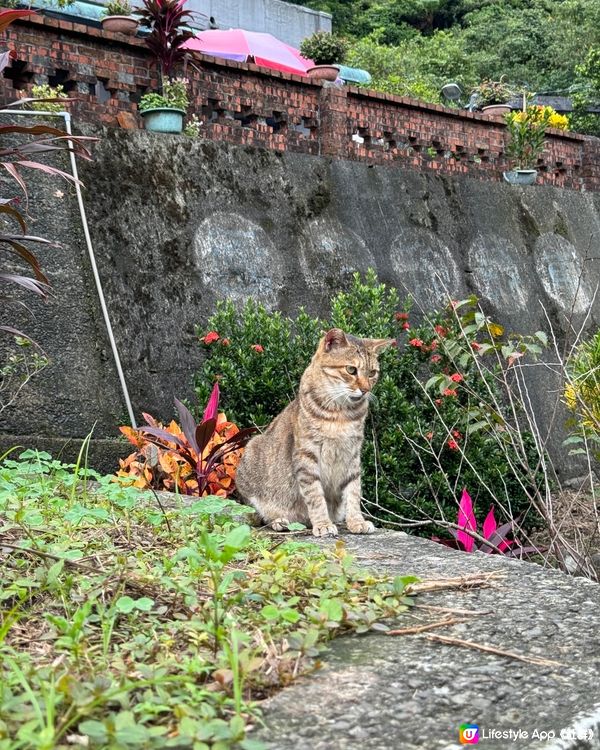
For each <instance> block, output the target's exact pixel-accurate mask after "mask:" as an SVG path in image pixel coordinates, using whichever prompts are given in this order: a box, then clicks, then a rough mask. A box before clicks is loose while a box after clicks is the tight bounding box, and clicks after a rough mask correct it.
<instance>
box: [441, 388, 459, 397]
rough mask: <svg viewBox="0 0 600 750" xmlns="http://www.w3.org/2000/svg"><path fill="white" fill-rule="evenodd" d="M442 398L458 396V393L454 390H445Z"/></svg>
mask: <svg viewBox="0 0 600 750" xmlns="http://www.w3.org/2000/svg"><path fill="white" fill-rule="evenodd" d="M442 396H456V391H455V390H454V388H444V390H443V391H442Z"/></svg>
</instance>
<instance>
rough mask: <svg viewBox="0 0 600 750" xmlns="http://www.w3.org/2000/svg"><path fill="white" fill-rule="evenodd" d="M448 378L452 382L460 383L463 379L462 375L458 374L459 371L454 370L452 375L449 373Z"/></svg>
mask: <svg viewBox="0 0 600 750" xmlns="http://www.w3.org/2000/svg"><path fill="white" fill-rule="evenodd" d="M450 380H451V381H452V382H453V383H460V382H461V380H464V378H463V376H462V375H461V374H460V372H455V373H454V375H450Z"/></svg>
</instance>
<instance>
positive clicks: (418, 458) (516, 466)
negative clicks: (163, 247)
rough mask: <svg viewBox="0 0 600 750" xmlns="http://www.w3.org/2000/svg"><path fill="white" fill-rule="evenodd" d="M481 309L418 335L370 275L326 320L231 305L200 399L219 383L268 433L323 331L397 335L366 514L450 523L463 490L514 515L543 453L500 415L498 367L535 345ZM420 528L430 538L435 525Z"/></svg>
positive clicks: (217, 321) (370, 436) (239, 415)
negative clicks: (511, 334) (509, 336)
mask: <svg viewBox="0 0 600 750" xmlns="http://www.w3.org/2000/svg"><path fill="white" fill-rule="evenodd" d="M475 303H476V301H475V300H474V299H470V300H467V301H465V302H462V303H458V304H457V305H456V309H455V307H453V306H449V307H448V308H447V309H446V310H443V311H441V312H439V313H435V314H431V315H427V316H426V317H425V319H424V320H423V322H422V323H421V324H420V325H419V326H417V327H414V328H413V327H411V326H410V323H409V322H408V312H406V308H407V305H404V310H402V309H400V308H401V305H400V299H399V297H398V293H397V292H396V290H395V289H393V288H389V287H387V286H386V285H385V284H382V283H379V282H378V281H377V278H376V276H375V273H374V272H373V271H369V272H368V273H367V275H366V278H365V279H364V280H361V278H360V276H359V274H356V275H355V278H354V282H353V285H352V288H351V289H350V290H349V291H348V292H341V293H339V294H338V295H337V296H336V297H335V298H334V299H333V301H332V305H331V316H330V320H329V321H328V322H325V321H320V320H318V319H312V318H310V317H309V316H308V315H307V314H306V313H305V312H303V311H301V312H300V313H299V315H298V316H297V318H296V319H295V320H291V319H289V318H284V317H283V316H281V315H280V314H279V313H275V314H271V313H269V312H267V311H266V310H265V309H264V308H263V307H262V306H261V305H259V304H257V303H256V302H254V301H250V302H248V303H247V305H246V307H245V308H244V310H243V311H242V312H241V313H240V312H237V311H236V309H235V308H234V306H233V305H232V304H231V303H223V304H221V305H220V306H219V308H218V309H217V312H216V313H215V315H213V316H212V318H211V319H210V320H209V328H210V329H211V330H210V331H209V333H207V334H206V335H204V336H203V337H202V339H201V341H202V342H203V344H204V346H205V347H206V350H207V358H206V360H205V362H204V364H203V367H202V369H201V371H200V372H199V373H198V375H197V376H196V379H195V387H196V391H197V393H198V399H199V402H200V403H204V402H205V401H206V399H207V397H208V394H209V393H210V389H211V387H212V384H213V382H214V380H215V379H218V380H219V384H220V387H221V391H222V396H223V406H224V409H225V411H226V412H227V415H228V418H229V419H233V420H234V421H235V422H236V423H238V424H241V425H244V424H258V425H264V424H266V423H267V422H269V421H270V420H271V419H272V418H273V417H274V416H276V415H277V414H278V413H279V412H280V411H281V409H282V408H283V407H284V406H285V405H286V404H287V403H288V402H289V401H290V399H292V398H293V397H294V396H295V392H296V388H297V385H298V382H299V380H300V376H301V375H302V372H303V371H304V369H305V367H306V366H307V364H308V362H309V361H310V358H311V356H312V354H313V352H314V350H315V347H316V344H317V341H318V338H319V335H320V332H322V331H323V330H326V329H327V328H329V327H332V326H335V327H340V328H342V329H344V330H346V331H348V332H350V333H353V334H355V335H359V336H366V337H375V338H380V337H394V338H395V337H398V341H399V347H398V348H397V349H389V350H387V351H385V352H384V353H383V354H382V355H381V377H380V380H379V383H378V384H377V386H376V388H375V398H374V400H373V402H372V406H371V414H370V419H369V421H368V422H367V427H366V435H365V445H364V452H363V495H364V497H365V500H366V502H367V508H368V509H369V510H370V511H371V512H372V513H373V514H374V515H376V516H377V517H379V518H380V519H382V520H387V521H398V517H400V518H401V519H414V520H427V519H429V520H431V519H436V520H440V519H442V518H444V517H445V518H446V520H454V518H455V516H456V507H457V498H458V497H459V495H460V492H461V490H462V488H463V487H467V488H468V489H469V492H470V493H471V495H472V496H473V497H474V499H476V501H477V502H476V507H477V509H478V510H479V512H480V514H484V513H485V512H487V510H488V509H489V505H491V504H492V503H494V504H496V505H500V506H501V507H503V508H504V509H505V515H507V516H508V515H512V517H516V516H517V515H519V514H521V513H524V512H526V511H528V509H529V499H528V496H527V492H526V489H527V488H528V483H531V482H532V481H533V482H535V481H536V479H537V477H536V476H535V470H532V469H530V468H529V467H530V466H531V465H535V455H534V454H533V443H532V440H531V437H530V436H528V435H527V434H525V433H523V432H522V431H520V430H519V429H518V425H511V424H510V423H509V422H508V421H507V418H506V416H505V415H504V414H502V413H500V412H499V410H500V402H501V397H500V393H499V388H498V383H499V382H501V379H499V377H498V376H499V373H498V372H495V371H494V370H495V369H498V368H500V370H502V368H501V365H500V364H497V363H498V362H499V361H500V358H499V357H497V356H495V355H497V354H499V353H500V355H501V356H505V357H506V358H508V357H510V355H511V354H512V355H513V358H516V357H520V356H522V354H523V353H525V352H526V351H528V352H533V353H536V352H537V351H539V347H538V346H537V345H536V344H535V343H533V341H530V340H525V339H519V340H518V341H517V340H515V341H512V342H509V341H506V340H502V341H501V340H500V337H499V333H500V331H501V327H500V326H494V324H492V323H491V322H490V321H489V320H488V319H487V318H486V317H485V316H484V315H483V314H482V313H481V312H479V311H478V310H477V307H476V304H475ZM459 313H460V314H459ZM490 332H493V333H495V334H496V335H497V336H496V338H495V337H494V335H492V333H490ZM502 347H503V348H502ZM486 354H488V355H493V356H490V357H488V358H489V359H492V360H493V362H494V363H495V364H494V365H493V366H492V368H491V369H485V368H482V357H483V356H484V355H486ZM513 361H514V359H513ZM511 364H512V363H511ZM500 374H501V373H500ZM511 465H512V468H511ZM530 520H531V517H530ZM423 529H424V533H425V534H426V535H430V534H431V526H427V525H424V526H423Z"/></svg>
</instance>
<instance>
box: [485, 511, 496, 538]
mask: <svg viewBox="0 0 600 750" xmlns="http://www.w3.org/2000/svg"><path fill="white" fill-rule="evenodd" d="M497 528H498V524H497V523H496V519H495V518H494V506H493V505H492V507H491V508H490V512H489V513H488V514H487V516H486V517H485V521H484V522H483V538H484V539H489V538H490V537H491V536H492V534H493V533H494V531H496V529H497Z"/></svg>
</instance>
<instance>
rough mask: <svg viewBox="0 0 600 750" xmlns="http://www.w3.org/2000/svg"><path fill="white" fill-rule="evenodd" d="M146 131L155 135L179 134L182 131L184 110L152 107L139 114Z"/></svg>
mask: <svg viewBox="0 0 600 750" xmlns="http://www.w3.org/2000/svg"><path fill="white" fill-rule="evenodd" d="M140 114H141V116H142V119H143V120H144V127H145V128H146V130H153V131H154V132H155V133H181V131H182V130H183V118H184V116H185V110H184V109H174V108H170V107H154V108H153V109H145V110H143V111H142V112H140Z"/></svg>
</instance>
